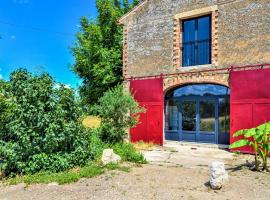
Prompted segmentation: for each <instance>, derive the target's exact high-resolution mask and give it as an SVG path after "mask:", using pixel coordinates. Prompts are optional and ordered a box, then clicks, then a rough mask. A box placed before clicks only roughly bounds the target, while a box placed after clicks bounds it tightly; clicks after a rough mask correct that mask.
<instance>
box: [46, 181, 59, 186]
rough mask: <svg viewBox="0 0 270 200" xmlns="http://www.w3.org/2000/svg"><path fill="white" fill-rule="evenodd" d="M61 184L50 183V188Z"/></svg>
mask: <svg viewBox="0 0 270 200" xmlns="http://www.w3.org/2000/svg"><path fill="white" fill-rule="evenodd" d="M58 185H59V184H58V183H56V182H52V183H49V184H48V186H58Z"/></svg>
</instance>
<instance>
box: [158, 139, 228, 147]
mask: <svg viewBox="0 0 270 200" xmlns="http://www.w3.org/2000/svg"><path fill="white" fill-rule="evenodd" d="M179 145H180V146H190V147H191V148H192V147H203V148H210V149H229V145H225V144H210V143H199V142H183V141H170V140H165V141H164V144H163V146H164V147H165V148H166V147H168V148H174V147H177V146H179Z"/></svg>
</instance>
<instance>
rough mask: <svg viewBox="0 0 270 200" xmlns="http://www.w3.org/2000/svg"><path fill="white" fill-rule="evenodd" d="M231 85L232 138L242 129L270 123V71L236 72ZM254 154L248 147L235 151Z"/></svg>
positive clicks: (233, 72)
mask: <svg viewBox="0 0 270 200" xmlns="http://www.w3.org/2000/svg"><path fill="white" fill-rule="evenodd" d="M230 84H231V114H230V115H231V130H230V133H231V138H230V142H231V143H232V142H234V141H236V140H237V139H239V138H233V137H232V135H233V134H234V133H235V132H236V131H238V130H241V129H247V128H252V127H255V126H258V125H259V124H262V123H264V122H266V121H270V69H256V70H245V71H237V70H236V71H235V70H232V71H231V74H230ZM236 150H237V151H241V152H245V153H252V150H251V149H250V148H248V147H244V148H240V149H234V150H233V151H236Z"/></svg>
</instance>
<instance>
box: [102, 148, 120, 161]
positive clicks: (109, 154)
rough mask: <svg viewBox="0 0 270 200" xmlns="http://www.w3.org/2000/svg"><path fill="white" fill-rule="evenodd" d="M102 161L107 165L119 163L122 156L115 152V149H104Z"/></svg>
mask: <svg viewBox="0 0 270 200" xmlns="http://www.w3.org/2000/svg"><path fill="white" fill-rule="evenodd" d="M101 161H102V164H103V165H107V164H109V163H114V164H116V163H119V162H120V161H121V157H120V156H119V155H117V154H115V153H114V152H113V149H104V150H103V153H102V157H101Z"/></svg>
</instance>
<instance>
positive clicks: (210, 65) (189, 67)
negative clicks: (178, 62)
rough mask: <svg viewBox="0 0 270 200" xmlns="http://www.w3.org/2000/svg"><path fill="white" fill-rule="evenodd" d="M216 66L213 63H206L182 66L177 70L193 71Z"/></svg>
mask: <svg viewBox="0 0 270 200" xmlns="http://www.w3.org/2000/svg"><path fill="white" fill-rule="evenodd" d="M211 68H216V66H214V65H213V64H206V65H194V66H186V67H183V66H181V67H180V68H178V69H177V70H178V71H180V72H186V71H193V70H204V69H211Z"/></svg>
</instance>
